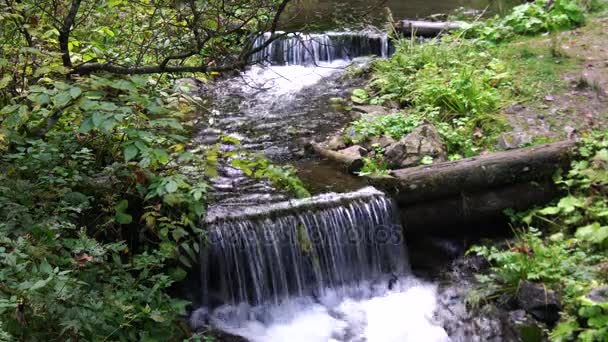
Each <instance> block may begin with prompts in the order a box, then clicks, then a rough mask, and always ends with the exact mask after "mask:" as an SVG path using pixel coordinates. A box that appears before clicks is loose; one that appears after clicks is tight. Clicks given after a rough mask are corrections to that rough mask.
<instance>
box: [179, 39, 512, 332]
mask: <svg viewBox="0 0 608 342" xmlns="http://www.w3.org/2000/svg"><path fill="white" fill-rule="evenodd" d="M261 39H264V38H263V37H262V38H261ZM294 49H295V51H294ZM298 49H301V50H298ZM390 49H391V47H390V46H389V43H388V39H387V38H386V37H385V36H382V35H379V34H378V33H377V32H371V33H370V32H362V33H353V32H348V33H329V34H320V35H314V36H310V35H307V36H304V37H301V36H299V37H296V36H293V37H289V38H288V39H285V40H282V41H279V42H275V43H273V45H271V46H269V47H268V48H267V50H266V51H265V52H264V53H262V54H261V55H259V56H257V58H259V59H260V60H263V61H265V62H266V63H265V65H263V66H255V67H252V68H250V69H248V70H247V71H245V72H244V73H242V74H241V75H239V76H237V77H234V78H232V79H228V80H225V81H221V83H219V84H215V87H214V88H216V89H218V90H217V92H216V93H215V98H216V99H217V101H216V108H214V111H213V112H214V113H215V115H214V117H213V118H212V120H211V122H210V123H209V125H208V127H206V128H204V129H202V130H201V132H200V134H199V135H198V136H197V138H196V140H195V143H196V144H200V145H209V144H214V143H216V142H218V141H219V139H220V136H221V135H222V134H223V135H227V136H232V137H234V138H237V139H239V140H240V141H241V145H240V146H239V147H238V148H239V149H243V150H245V151H248V152H254V153H260V154H263V155H264V156H265V157H267V158H269V159H270V160H272V161H273V162H276V163H292V164H294V165H296V167H297V168H299V170H300V171H299V173H300V174H301V175H303V177H302V178H303V179H304V181H305V182H306V183H307V184H308V185H311V187H312V190H313V192H314V193H324V192H328V191H337V192H346V194H327V195H320V196H318V197H314V198H313V199H311V200H309V201H310V203H308V202H307V203H305V204H302V205H301V206H298V205H297V203H299V202H297V201H293V200H292V199H290V198H289V196H287V195H286V194H284V193H282V192H280V191H277V189H274V188H273V187H272V186H271V185H270V184H268V183H266V182H263V181H259V180H254V179H251V178H249V177H247V176H245V175H244V174H243V173H242V172H241V171H240V170H238V169H236V168H234V167H232V166H231V165H230V164H229V163H224V164H222V165H221V166H220V170H219V174H218V176H217V177H216V178H215V179H213V180H212V182H211V196H210V198H211V203H212V204H211V207H210V208H209V213H208V220H209V221H208V222H209V227H208V231H209V234H210V236H209V239H210V242H211V244H210V247H209V248H207V249H205V250H204V251H203V252H201V256H200V265H199V267H200V268H199V269H200V274H197V275H191V278H192V279H191V280H190V281H191V284H190V286H191V288H194V289H195V290H194V291H192V292H193V293H192V294H191V296H190V297H191V298H189V299H190V300H192V301H193V302H194V303H196V305H195V308H194V310H193V312H192V314H191V316H190V322H191V325H192V326H193V328H195V329H197V330H206V329H208V328H209V326H211V327H212V328H213V329H217V330H220V331H223V332H225V333H228V334H231V335H234V336H240V338H243V339H244V340H249V341H254V342H282V341H285V342H288V341H289V342H292V341H306V342H325V341H336V342H337V341H340V342H347V341H349V342H358V341H361V342H362V341H369V342H397V341H400V342H403V341H430V342H434V341H437V342H439V341H463V342H464V341H467V342H468V341H505V340H510V339H508V338H506V337H505V336H506V334H508V332H507V331H506V330H504V329H503V324H502V321H501V318H500V315H485V316H484V317H474V316H470V315H469V314H468V313H467V310H466V308H465V304H464V296H465V290H466V288H467V286H466V282H464V281H463V280H462V279H458V280H454V281H453V282H451V283H450V282H448V283H447V285H446V284H445V283H442V284H440V283H439V282H438V279H433V278H428V279H427V278H425V279H422V278H419V277H417V276H416V275H415V274H414V273H413V272H412V269H411V267H410V264H409V258H408V251H407V236H404V235H403V234H404V233H403V228H402V227H401V225H400V223H399V214H398V212H397V209H396V208H395V206H394V204H393V202H392V200H390V199H388V198H386V197H384V195H383V194H381V193H376V192H375V190H371V194H369V193H366V192H365V191H364V192H363V193H362V195H361V196H362V197H360V196H359V195H358V193H352V192H351V191H354V190H357V189H359V188H361V187H362V186H363V184H362V182H361V181H360V180H359V179H358V178H356V177H353V176H349V175H346V174H343V173H341V172H339V171H337V170H336V169H335V168H334V167H332V166H331V165H330V164H327V163H326V162H324V161H321V160H318V159H315V158H309V157H307V156H306V155H305V152H304V143H305V141H307V140H310V139H318V140H319V139H323V138H324V137H325V136H327V135H329V134H331V133H333V132H335V131H336V130H337V129H339V128H341V127H343V126H344V125H345V123H346V122H348V121H349V118H348V117H346V116H345V115H344V114H343V113H340V112H337V111H335V110H334V109H333V108H332V107H331V106H330V101H329V99H330V98H332V97H341V96H344V95H345V93H346V91H347V89H349V88H351V87H353V86H356V85H357V80H353V79H348V78H345V77H343V76H344V74H345V73H346V72H347V71H346V70H347V67H348V66H349V65H352V64H359V65H363V64H365V63H367V62H368V61H369V58H366V57H365V56H367V55H376V56H379V57H386V56H388V54H389V51H390ZM307 52H309V53H311V55H310V56H308V57H306V53H307ZM234 148H235V146H233V145H225V146H222V149H225V150H230V149H234ZM287 201H289V202H287ZM284 203H289V206H291V205H293V206H294V208H298V209H294V210H291V211H288V212H284V211H280V212H279V211H277V210H275V208H276V207H277V206H278V207H283V206H284V205H283V204H284ZM327 203H330V204H331V203H334V204H332V205H329V204H327ZM240 211H245V212H246V215H244V216H242V218H240V216H239V214H238V213H239V212H240ZM252 211H255V213H254V214H252V213H251V212H252ZM440 278H442V279H443V280H444V281H445V280H446V279H447V278H449V277H440ZM454 279H456V278H454Z"/></svg>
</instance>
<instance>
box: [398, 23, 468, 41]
mask: <svg viewBox="0 0 608 342" xmlns="http://www.w3.org/2000/svg"><path fill="white" fill-rule="evenodd" d="M458 28H460V25H458V24H457V23H452V22H446V21H440V22H437V21H421V20H400V21H398V22H397V24H396V25H395V29H396V30H397V32H399V33H401V34H402V35H404V36H406V37H409V36H411V35H415V36H419V37H426V38H431V37H436V36H438V35H439V34H441V33H443V32H449V31H454V30H457V29H458Z"/></svg>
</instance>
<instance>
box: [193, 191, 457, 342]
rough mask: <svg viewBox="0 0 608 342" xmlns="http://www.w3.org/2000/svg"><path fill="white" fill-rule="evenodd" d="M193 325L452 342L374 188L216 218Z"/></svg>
mask: <svg viewBox="0 0 608 342" xmlns="http://www.w3.org/2000/svg"><path fill="white" fill-rule="evenodd" d="M209 221H210V222H209V228H208V246H209V247H208V248H207V249H205V250H204V252H202V253H201V270H202V271H201V278H202V280H201V284H202V286H203V287H204V289H203V293H202V296H203V297H205V298H206V299H207V300H209V301H210V302H208V303H207V305H206V306H204V307H202V308H200V309H198V310H196V311H194V312H193V314H192V315H191V323H192V325H193V326H194V327H197V326H201V325H203V324H206V323H210V324H211V325H213V326H214V327H216V328H218V329H220V330H223V331H226V332H228V333H231V334H234V335H240V336H243V337H244V338H246V339H248V340H250V341H256V342H257V341H259V342H270V341H273V342H274V341H286V342H287V341H307V342H317V341H318V342H321V341H374V342H375V341H378V342H382V341H387V342H388V341H422V340H424V341H447V340H448V337H447V334H446V332H445V331H444V330H443V329H442V328H441V327H439V326H437V325H436V324H435V323H434V322H433V320H432V317H433V313H434V311H435V306H436V287H435V286H434V285H432V284H427V283H424V282H422V281H420V280H417V279H415V278H414V277H413V276H411V275H410V273H409V266H408V261H407V253H406V248H405V241H404V237H403V230H402V227H401V225H400V224H399V217H398V213H397V212H396V210H395V207H394V206H393V203H392V201H391V200H389V199H387V198H386V197H384V195H383V194H382V193H380V192H378V191H376V190H375V189H373V188H365V189H362V190H360V191H358V192H355V193H349V194H325V195H321V196H316V197H314V198H311V199H305V200H294V201H290V202H281V203H277V204H274V205H271V206H269V207H267V208H253V209H252V208H250V209H247V210H245V211H243V212H234V213H229V214H226V215H222V216H221V217H220V216H218V217H212V218H210V219H209Z"/></svg>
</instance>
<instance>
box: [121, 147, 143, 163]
mask: <svg viewBox="0 0 608 342" xmlns="http://www.w3.org/2000/svg"><path fill="white" fill-rule="evenodd" d="M138 153H139V149H138V148H137V147H136V146H135V145H133V144H131V145H129V146H127V147H125V149H124V154H125V161H126V162H128V161H129V160H131V159H133V158H135V157H136V156H137V154H138Z"/></svg>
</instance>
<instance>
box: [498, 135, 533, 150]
mask: <svg viewBox="0 0 608 342" xmlns="http://www.w3.org/2000/svg"><path fill="white" fill-rule="evenodd" d="M531 141H532V137H530V136H526V135H525V134H523V133H512V132H510V133H503V134H502V135H501V136H500V137H499V138H498V147H499V148H500V149H501V150H512V149H515V148H519V147H521V146H522V145H523V144H525V143H529V142H531Z"/></svg>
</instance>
